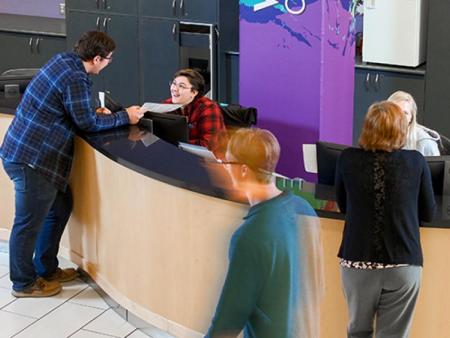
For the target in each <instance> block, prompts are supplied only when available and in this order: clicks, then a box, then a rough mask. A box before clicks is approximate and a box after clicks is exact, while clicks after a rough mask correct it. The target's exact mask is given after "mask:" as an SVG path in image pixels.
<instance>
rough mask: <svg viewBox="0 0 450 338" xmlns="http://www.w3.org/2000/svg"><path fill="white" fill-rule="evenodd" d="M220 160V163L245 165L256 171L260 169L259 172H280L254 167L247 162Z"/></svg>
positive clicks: (269, 173)
mask: <svg viewBox="0 0 450 338" xmlns="http://www.w3.org/2000/svg"><path fill="white" fill-rule="evenodd" d="M218 162H219V163H220V164H225V165H245V166H247V167H249V168H250V169H252V170H254V171H258V172H260V173H262V174H265V175H274V176H278V174H275V173H273V172H270V171H267V170H265V169H262V168H252V166H250V165H248V164H247V163H242V162H235V161H222V160H218Z"/></svg>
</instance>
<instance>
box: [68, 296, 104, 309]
mask: <svg viewBox="0 0 450 338" xmlns="http://www.w3.org/2000/svg"><path fill="white" fill-rule="evenodd" d="M69 303H71V304H76V305H81V306H86V307H90V308H93V309H98V310H109V309H112V307H111V306H109V305H108V304H106V305H108V307H107V308H106V309H105V308H104V307H99V306H93V305H87V304H82V303H77V302H74V301H73V299H72V300H69Z"/></svg>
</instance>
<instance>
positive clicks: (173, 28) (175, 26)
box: [172, 23, 177, 40]
mask: <svg viewBox="0 0 450 338" xmlns="http://www.w3.org/2000/svg"><path fill="white" fill-rule="evenodd" d="M176 34H177V24H176V23H174V24H173V26H172V35H173V39H174V40H176V39H177V37H176Z"/></svg>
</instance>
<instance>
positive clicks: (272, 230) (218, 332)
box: [206, 128, 322, 338]
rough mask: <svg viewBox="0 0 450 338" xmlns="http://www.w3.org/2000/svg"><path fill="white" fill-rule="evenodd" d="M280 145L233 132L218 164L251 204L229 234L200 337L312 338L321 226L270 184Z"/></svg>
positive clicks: (300, 203) (262, 133)
mask: <svg viewBox="0 0 450 338" xmlns="http://www.w3.org/2000/svg"><path fill="white" fill-rule="evenodd" d="M279 155H280V146H279V144H278V141H277V140H276V138H275V136H273V134H271V133H270V132H269V131H267V130H262V129H257V128H255V129H239V130H237V131H235V132H234V133H233V134H232V135H231V137H230V140H229V144H228V148H227V152H226V155H225V162H224V165H225V167H226V170H227V172H228V174H229V176H230V178H231V183H232V185H233V187H234V189H237V190H239V191H240V192H242V194H243V195H244V196H245V197H246V198H247V201H248V203H250V210H249V212H248V214H247V216H246V217H245V218H244V223H243V224H241V225H240V227H239V228H238V229H237V230H236V231H235V232H234V234H233V235H232V238H231V242H230V248H229V267H228V273H227V276H226V279H225V282H224V285H223V289H222V293H221V296H220V299H219V303H218V305H217V309H216V313H215V315H214V318H213V320H212V324H211V327H210V329H209V331H208V333H207V334H206V337H236V336H237V335H238V334H239V333H240V332H241V331H242V330H244V337H258V338H265V337H267V338H269V337H270V338H273V337H277V338H298V337H319V335H318V331H319V330H318V325H319V304H318V303H319V301H320V296H321V292H322V289H321V287H322V264H321V261H322V251H321V242H320V225H319V223H318V219H317V216H316V214H315V212H314V210H313V209H312V207H311V206H310V205H309V204H308V203H307V202H306V201H305V200H304V199H302V198H301V197H298V196H295V195H294V194H293V193H292V192H290V191H286V192H282V191H280V190H278V188H277V187H276V185H275V181H274V176H273V175H272V174H273V173H274V171H275V167H276V164H277V162H278V158H279Z"/></svg>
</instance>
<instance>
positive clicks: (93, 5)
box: [66, 0, 103, 11]
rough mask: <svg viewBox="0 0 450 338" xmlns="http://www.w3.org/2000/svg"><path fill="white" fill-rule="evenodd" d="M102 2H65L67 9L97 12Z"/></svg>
mask: <svg viewBox="0 0 450 338" xmlns="http://www.w3.org/2000/svg"><path fill="white" fill-rule="evenodd" d="M102 1H103V0H66V8H67V9H81V10H86V11H94V10H99V9H100V5H101V3H102Z"/></svg>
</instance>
